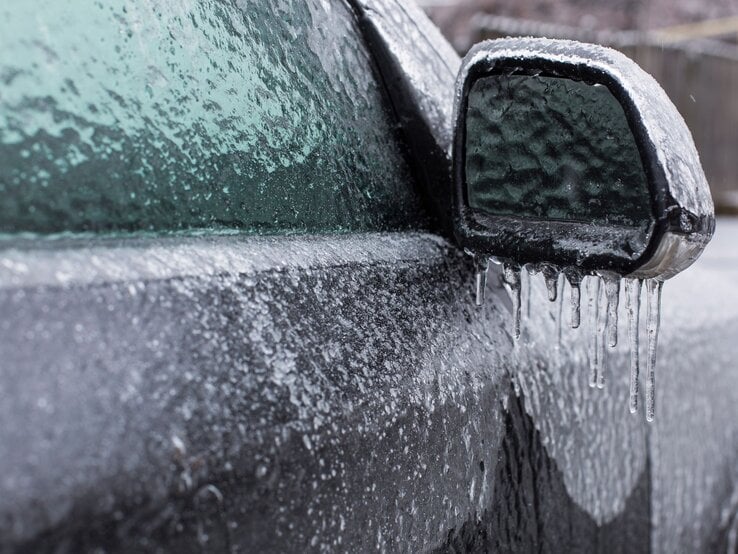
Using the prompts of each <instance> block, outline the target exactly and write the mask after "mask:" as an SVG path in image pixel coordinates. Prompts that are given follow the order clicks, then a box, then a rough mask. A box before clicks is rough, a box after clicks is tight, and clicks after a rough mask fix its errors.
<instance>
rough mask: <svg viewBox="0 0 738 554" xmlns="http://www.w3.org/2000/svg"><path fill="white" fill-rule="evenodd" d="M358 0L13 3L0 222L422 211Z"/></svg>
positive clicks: (131, 222) (300, 226)
mask: <svg viewBox="0 0 738 554" xmlns="http://www.w3.org/2000/svg"><path fill="white" fill-rule="evenodd" d="M352 17H353V16H352V15H351V14H350V12H349V11H348V8H347V7H346V6H345V4H344V2H342V1H339V0H336V1H327V0H291V1H290V0H280V1H271V0H270V1H266V0H239V1H226V0H176V1H175V0H163V1H156V2H153V1H148V0H117V1H111V2H108V1H105V2H102V1H99V2H90V1H89V0H72V1H65V2H59V1H58V0H37V1H34V2H28V1H27V0H3V2H2V3H1V4H0V195H1V198H2V201H1V202H0V233H17V232H31V233H59V232H72V233H77V232H90V231H92V232H119V231H156V232H169V231H178V230H183V229H214V230H217V229H239V230H248V231H254V232H289V231H298V232H299V231H303V232H316V231H334V230H369V229H395V228H403V227H407V226H411V225H414V224H416V223H417V221H418V219H419V217H420V216H419V208H418V204H417V201H416V198H415V196H414V194H413V190H412V180H411V177H410V175H409V172H408V169H407V166H406V163H405V161H404V159H403V157H402V155H401V153H400V149H399V145H398V141H397V139H396V136H395V132H394V127H393V124H392V122H391V119H390V116H389V115H388V111H387V108H386V103H385V102H384V101H383V99H382V97H381V92H380V90H381V89H380V86H379V84H378V83H377V81H376V79H375V77H374V73H373V71H372V66H371V63H370V57H369V54H368V52H367V50H366V48H365V47H364V45H363V44H362V43H361V39H360V37H359V34H358V31H357V29H356V28H355V25H354V22H353V19H352Z"/></svg>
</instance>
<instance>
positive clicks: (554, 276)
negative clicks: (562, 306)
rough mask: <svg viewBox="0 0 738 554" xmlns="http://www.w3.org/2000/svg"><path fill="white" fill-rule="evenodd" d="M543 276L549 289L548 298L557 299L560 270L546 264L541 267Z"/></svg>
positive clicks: (553, 300)
mask: <svg viewBox="0 0 738 554" xmlns="http://www.w3.org/2000/svg"><path fill="white" fill-rule="evenodd" d="M541 273H543V278H544V279H545V280H546V289H548V299H549V301H551V302H555V301H556V293H557V290H558V288H559V271H558V270H557V269H556V268H555V267H553V266H550V265H544V266H543V268H542V269H541Z"/></svg>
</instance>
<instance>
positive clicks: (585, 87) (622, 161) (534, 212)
mask: <svg viewBox="0 0 738 554" xmlns="http://www.w3.org/2000/svg"><path fill="white" fill-rule="evenodd" d="M468 102H469V103H468V111H467V118H466V149H465V150H466V164H465V170H466V182H467V194H468V203H469V206H470V207H471V208H474V209H476V210H479V211H482V212H484V213H486V214H489V215H514V216H522V217H526V218H535V219H545V220H558V221H577V222H585V223H593V224H594V223H608V224H612V225H625V226H630V227H637V228H640V229H646V228H648V226H649V225H650V223H651V219H652V216H651V211H650V205H651V204H650V201H649V198H650V194H649V190H648V183H647V178H646V174H645V172H644V170H643V165H642V162H641V157H640V153H639V151H638V147H637V146H636V142H635V139H634V137H633V134H632V133H631V131H630V128H629V126H628V122H627V119H626V117H625V114H624V112H623V109H622V107H621V106H620V104H619V102H618V101H617V99H616V98H615V97H614V96H613V95H612V94H611V93H610V91H609V90H608V89H607V88H606V87H605V86H601V85H589V84H586V83H583V82H579V81H572V80H569V79H562V78H557V77H541V76H526V75H512V76H508V75H492V76H489V77H484V78H481V79H478V80H477V81H476V82H475V83H474V85H473V86H472V88H471V90H470V92H469V96H468Z"/></svg>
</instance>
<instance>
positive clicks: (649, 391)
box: [646, 279, 664, 421]
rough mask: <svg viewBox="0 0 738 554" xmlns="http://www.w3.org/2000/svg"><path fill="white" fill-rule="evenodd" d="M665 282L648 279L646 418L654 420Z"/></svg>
mask: <svg viewBox="0 0 738 554" xmlns="http://www.w3.org/2000/svg"><path fill="white" fill-rule="evenodd" d="M663 286H664V282H663V281H658V280H656V279H649V280H648V281H646V294H647V297H648V304H646V329H648V358H647V359H646V420H647V421H653V418H654V416H655V415H656V375H655V369H656V348H657V346H658V340H659V327H660V325H661V290H662V289H663Z"/></svg>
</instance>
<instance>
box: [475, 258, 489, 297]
mask: <svg viewBox="0 0 738 554" xmlns="http://www.w3.org/2000/svg"><path fill="white" fill-rule="evenodd" d="M475 265H476V271H475V274H474V277H475V293H476V294H475V296H476V304H477V306H481V305H482V304H484V292H485V290H486V289H487V268H489V261H488V260H484V261H482V260H478V261H477V262H476V264H475Z"/></svg>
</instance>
